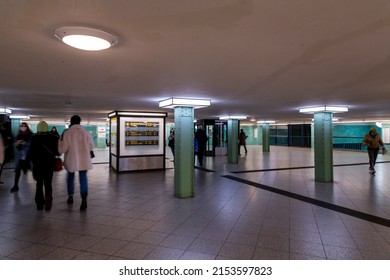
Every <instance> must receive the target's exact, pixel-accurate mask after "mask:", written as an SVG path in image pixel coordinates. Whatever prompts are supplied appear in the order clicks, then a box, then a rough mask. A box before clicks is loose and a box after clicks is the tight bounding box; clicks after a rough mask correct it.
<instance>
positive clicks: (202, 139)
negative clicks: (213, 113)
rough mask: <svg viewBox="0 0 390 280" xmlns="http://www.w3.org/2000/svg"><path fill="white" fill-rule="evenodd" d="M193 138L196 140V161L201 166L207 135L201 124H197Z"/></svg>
mask: <svg viewBox="0 0 390 280" xmlns="http://www.w3.org/2000/svg"><path fill="white" fill-rule="evenodd" d="M195 139H196V140H197V141H198V162H199V166H203V156H204V154H205V152H206V143H207V135H206V132H205V131H204V130H203V126H202V125H198V129H197V130H196V132H195Z"/></svg>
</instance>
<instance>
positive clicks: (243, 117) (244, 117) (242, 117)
mask: <svg viewBox="0 0 390 280" xmlns="http://www.w3.org/2000/svg"><path fill="white" fill-rule="evenodd" d="M246 118H247V117H246V116H222V117H219V119H220V120H245V119H246Z"/></svg>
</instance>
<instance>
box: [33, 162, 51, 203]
mask: <svg viewBox="0 0 390 280" xmlns="http://www.w3.org/2000/svg"><path fill="white" fill-rule="evenodd" d="M33 174H34V177H35V180H37V184H36V192H35V203H36V204H37V205H39V206H43V205H44V204H45V198H46V199H53V187H52V181H53V170H52V169H50V168H45V169H39V170H33ZM43 189H45V191H43Z"/></svg>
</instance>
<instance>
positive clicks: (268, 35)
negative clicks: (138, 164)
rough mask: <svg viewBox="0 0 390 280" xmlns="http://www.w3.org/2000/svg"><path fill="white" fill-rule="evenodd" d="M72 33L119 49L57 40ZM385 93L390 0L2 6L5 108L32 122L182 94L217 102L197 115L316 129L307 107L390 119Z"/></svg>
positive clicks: (157, 0) (95, 116) (45, 1)
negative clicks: (96, 33) (94, 33)
mask: <svg viewBox="0 0 390 280" xmlns="http://www.w3.org/2000/svg"><path fill="white" fill-rule="evenodd" d="M68 25H76V26H87V27H94V28H100V29H102V30H104V31H107V32H110V33H112V34H115V35H116V36H117V37H118V40H119V42H118V44H117V45H115V46H114V47H113V48H110V49H108V50H105V51H101V52H86V51H82V50H78V49H73V48H71V47H69V46H67V45H65V44H63V43H62V42H61V41H59V40H58V39H57V38H55V37H54V30H55V29H56V28H58V27H61V26H68ZM389 90H390V1H388V0H33V1H32V0H18V1H15V0H0V106H7V107H10V108H11V109H13V111H14V113H18V114H19V113H23V114H28V115H31V117H32V118H33V119H46V120H49V119H52V118H59V119H60V120H65V119H66V118H68V117H69V116H70V115H73V114H75V113H77V114H79V115H80V116H81V117H82V118H83V120H88V121H91V122H92V121H97V120H104V118H105V117H106V116H107V113H109V112H111V111H114V110H119V111H133V110H137V111H164V110H163V109H161V108H159V107H158V101H159V100H162V99H165V98H168V97H172V96H175V97H198V98H210V99H211V101H212V106H211V107H209V108H205V109H199V110H196V112H195V117H196V118H197V119H201V118H218V117H219V116H221V115H226V114H231V115H232V114H234V115H236V114H244V115H247V116H248V118H255V119H256V120H269V119H272V120H276V121H278V122H297V121H298V122H308V121H310V120H311V117H312V116H310V115H303V114H300V113H299V112H298V109H299V108H300V107H304V106H308V105H346V106H348V107H349V112H348V113H344V114H340V115H338V117H339V118H340V119H342V120H345V121H346V120H363V119H388V120H390V106H389V105H390V94H389ZM169 112H170V117H172V113H173V111H172V110H170V111H169Z"/></svg>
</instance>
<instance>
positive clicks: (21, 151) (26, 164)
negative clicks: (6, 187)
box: [10, 122, 32, 192]
mask: <svg viewBox="0 0 390 280" xmlns="http://www.w3.org/2000/svg"><path fill="white" fill-rule="evenodd" d="M31 136H32V132H31V131H30V128H29V127H28V125H27V123H25V122H22V123H21V124H20V126H19V130H18V134H17V136H16V142H15V148H16V154H15V180H14V186H13V187H12V188H11V190H10V191H11V192H17V191H19V179H20V176H21V173H22V171H23V173H24V174H27V171H28V170H30V169H31V164H30V159H29V158H28V151H29V150H30V141H31Z"/></svg>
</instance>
